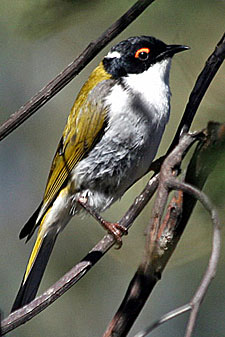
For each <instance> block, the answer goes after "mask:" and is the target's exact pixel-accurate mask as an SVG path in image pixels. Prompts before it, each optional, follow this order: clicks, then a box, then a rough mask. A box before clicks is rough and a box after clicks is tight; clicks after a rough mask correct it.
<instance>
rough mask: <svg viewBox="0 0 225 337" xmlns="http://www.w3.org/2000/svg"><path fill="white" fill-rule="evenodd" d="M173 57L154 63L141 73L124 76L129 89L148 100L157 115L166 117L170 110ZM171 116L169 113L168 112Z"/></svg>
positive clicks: (147, 102) (148, 104)
mask: <svg viewBox="0 0 225 337" xmlns="http://www.w3.org/2000/svg"><path fill="white" fill-rule="evenodd" d="M170 66H171V58H168V59H165V60H163V61H161V62H158V63H155V64H153V65H152V66H151V67H150V68H148V70H146V71H144V72H143V73H141V74H129V75H128V76H127V77H124V82H125V84H126V86H127V87H128V89H129V88H130V90H131V91H132V92H134V93H137V94H139V95H140V96H141V98H142V99H143V100H144V101H145V102H146V104H147V106H149V107H150V109H151V108H153V109H154V111H155V113H156V114H157V115H158V116H157V117H159V118H160V117H166V116H165V115H167V114H168V112H169V101H170V96H171V92H170V88H169V72H170ZM168 118H169V114H168Z"/></svg>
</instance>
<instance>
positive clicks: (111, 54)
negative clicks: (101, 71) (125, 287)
mask: <svg viewBox="0 0 225 337" xmlns="http://www.w3.org/2000/svg"><path fill="white" fill-rule="evenodd" d="M120 57H121V54H120V53H119V52H118V51H113V52H109V53H108V54H107V55H106V57H105V58H107V59H113V58H117V59H119V58H120Z"/></svg>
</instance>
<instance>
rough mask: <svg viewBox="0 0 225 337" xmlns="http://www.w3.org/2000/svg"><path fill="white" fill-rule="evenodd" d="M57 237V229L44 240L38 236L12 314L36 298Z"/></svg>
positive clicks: (51, 231)
mask: <svg viewBox="0 0 225 337" xmlns="http://www.w3.org/2000/svg"><path fill="white" fill-rule="evenodd" d="M56 237H57V230H56V229H55V228H53V229H51V230H50V231H49V232H48V233H47V235H46V236H45V237H44V238H40V236H39V235H38V237H37V240H36V243H35V246H34V248H33V251H32V253H31V256H30V259H29V262H28V265H27V269H26V271H25V274H24V277H23V281H22V283H21V286H20V289H19V292H18V294H17V296H16V299H15V302H14V304H13V307H12V310H11V312H13V311H15V310H17V309H20V308H21V307H23V306H24V305H26V304H28V303H29V302H31V301H32V300H33V299H34V298H35V296H36V294H37V291H38V288H39V285H40V282H41V279H42V277H43V274H44V271H45V268H46V266H47V263H48V260H49V257H50V255H51V252H52V249H53V247H54V244H55V240H56Z"/></svg>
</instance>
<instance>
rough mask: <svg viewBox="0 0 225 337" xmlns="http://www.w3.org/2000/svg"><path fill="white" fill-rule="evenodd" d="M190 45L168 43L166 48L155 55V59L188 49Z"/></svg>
mask: <svg viewBox="0 0 225 337" xmlns="http://www.w3.org/2000/svg"><path fill="white" fill-rule="evenodd" d="M188 49H190V47H188V46H184V45H180V44H168V45H167V46H166V50H165V51H163V52H162V53H161V54H160V55H158V56H157V60H161V59H165V58H167V57H172V56H173V55H174V54H177V53H180V52H182V51H185V50H188Z"/></svg>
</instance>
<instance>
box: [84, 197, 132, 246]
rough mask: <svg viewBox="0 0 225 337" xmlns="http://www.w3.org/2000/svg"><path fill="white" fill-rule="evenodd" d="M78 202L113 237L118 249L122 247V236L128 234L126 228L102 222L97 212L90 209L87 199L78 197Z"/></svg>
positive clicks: (117, 224)
mask: <svg viewBox="0 0 225 337" xmlns="http://www.w3.org/2000/svg"><path fill="white" fill-rule="evenodd" d="M78 202H79V204H80V205H81V206H82V207H83V208H84V209H85V210H86V211H87V212H88V213H89V214H91V216H93V217H94V218H95V219H96V220H97V221H98V222H99V223H100V225H102V227H103V228H105V229H106V230H107V231H108V232H109V233H110V234H112V235H113V237H114V238H115V240H116V242H117V245H118V248H120V247H121V246H122V236H123V235H127V234H128V231H127V228H125V227H124V226H122V225H120V224H119V223H117V222H115V223H114V222H109V221H106V220H104V219H103V218H102V217H101V215H100V214H99V213H98V212H96V211H95V210H94V209H93V208H92V207H90V206H89V205H88V199H87V197H83V196H82V197H80V198H79V199H78Z"/></svg>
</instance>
